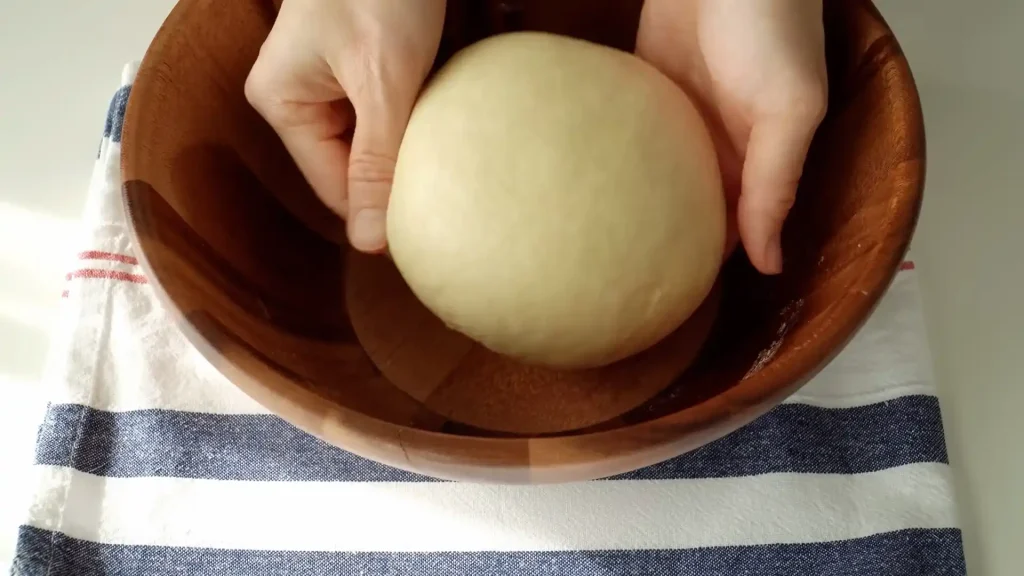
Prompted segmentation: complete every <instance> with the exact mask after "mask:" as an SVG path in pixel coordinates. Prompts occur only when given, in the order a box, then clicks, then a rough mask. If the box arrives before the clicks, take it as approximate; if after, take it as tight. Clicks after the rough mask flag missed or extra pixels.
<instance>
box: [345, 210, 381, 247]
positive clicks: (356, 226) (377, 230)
mask: <svg viewBox="0 0 1024 576" xmlns="http://www.w3.org/2000/svg"><path fill="white" fill-rule="evenodd" d="M349 240H350V241H351V242H352V247H353V248H355V249H356V250H360V251H362V252H377V251H380V250H383V249H384V247H385V246H386V245H387V225H386V216H385V213H384V211H383V210H381V209H379V208H367V209H364V210H360V211H359V212H357V213H356V214H355V217H354V218H353V219H352V229H351V230H350V231H349Z"/></svg>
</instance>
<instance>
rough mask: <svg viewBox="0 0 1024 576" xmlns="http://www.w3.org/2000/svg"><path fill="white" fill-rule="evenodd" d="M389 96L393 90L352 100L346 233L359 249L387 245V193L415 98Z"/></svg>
mask: <svg viewBox="0 0 1024 576" xmlns="http://www.w3.org/2000/svg"><path fill="white" fill-rule="evenodd" d="M388 96H394V94H391V95H386V94H385V95H381V94H377V95H375V97H373V98H369V99H365V100H359V101H353V106H354V107H355V110H356V127H355V132H354V134H353V136H352V151H351V154H350V155H349V161H348V207H349V217H348V237H349V242H351V244H352V247H353V248H355V249H356V250H359V251H362V252H382V251H384V249H385V248H386V246H387V235H386V230H387V226H386V223H387V218H386V215H387V207H388V197H389V196H390V195H391V183H392V181H393V180H394V176H395V163H396V162H397V160H398V148H399V146H400V145H401V143H402V136H403V135H404V134H405V127H406V125H407V124H408V123H409V116H410V113H411V111H412V105H413V101H414V98H406V99H401V100H389V99H388Z"/></svg>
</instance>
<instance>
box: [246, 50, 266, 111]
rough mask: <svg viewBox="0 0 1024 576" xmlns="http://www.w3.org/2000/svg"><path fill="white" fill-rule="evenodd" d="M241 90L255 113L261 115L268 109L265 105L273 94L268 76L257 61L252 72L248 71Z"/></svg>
mask: <svg viewBox="0 0 1024 576" xmlns="http://www.w3.org/2000/svg"><path fill="white" fill-rule="evenodd" d="M243 90H244V92H245V99H246V100H247V101H248V102H249V104H250V105H251V106H252V107H253V108H255V109H256V111H257V112H259V113H261V114H263V113H264V112H265V111H266V110H267V108H268V106H267V103H268V102H269V100H270V94H272V93H273V92H272V89H271V80H270V76H269V74H268V73H267V72H266V70H265V69H264V67H263V66H262V65H261V64H260V61H259V60H257V61H256V64H254V65H253V67H252V70H250V71H249V76H247V77H246V79H245V86H244V87H243Z"/></svg>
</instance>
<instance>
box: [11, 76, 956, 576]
mask: <svg viewBox="0 0 1024 576" xmlns="http://www.w3.org/2000/svg"><path fill="white" fill-rule="evenodd" d="M133 70H134V69H133V68H129V69H128V70H127V71H126V74H125V79H124V82H125V87H124V88H122V90H121V91H120V92H118V94H117V96H116V98H115V99H114V102H113V104H112V105H111V111H110V115H109V117H108V122H107V129H106V130H105V137H104V140H103V144H102V146H101V149H100V155H99V159H98V161H97V165H96V171H95V176H94V178H93V180H92V183H91V188H90V199H89V210H88V215H89V216H88V222H89V230H88V235H87V244H86V245H84V246H82V249H83V250H85V251H84V252H82V253H81V254H80V255H79V259H80V261H79V262H78V264H77V266H78V269H77V270H76V271H74V272H72V273H71V274H69V286H68V291H67V292H66V293H65V296H66V298H67V301H66V304H65V306H64V313H63V318H64V324H63V329H62V330H61V331H59V332H58V333H57V334H56V335H55V340H56V342H55V345H54V346H55V352H54V356H53V358H52V362H51V363H50V366H49V371H48V374H49V375H48V381H49V382H50V383H51V385H52V388H53V389H52V391H51V395H52V397H51V404H50V406H49V409H48V412H47V416H46V419H45V421H44V423H43V424H42V426H41V428H40V433H39V439H38V449H37V452H36V466H35V467H34V473H35V474H36V476H37V479H36V483H35V494H34V499H33V501H32V502H31V505H30V507H29V513H28V517H27V519H26V521H25V523H24V525H23V527H22V528H21V530H20V534H19V541H18V545H17V556H16V560H15V565H14V574H17V575H24V576H35V575H40V576H42V575H44V574H45V575H49V576H94V575H119V576H143V575H145V576H159V575H172V574H173V575H186V574H187V575H198V574H216V575H219V576H250V575H256V574H271V575H291V576H309V575H314V574H346V575H347V574H360V575H374V576H391V575H395V576H397V575H402V576H414V575H415V576H418V575H443V576H454V575H461V574H465V575H474V576H475V575H480V576H485V575H486V576H499V575H505V574H509V575H521V576H627V575H636V576H640V575H654V576H670V575H671V576H686V575H693V576H709V575H746V576H769V575H771V576H792V575H800V576H811V575H817V574H820V575H830V576H831V575H839V574H853V575H871V576H876V575H897V576H903V575H914V576H918V575H927V576H937V575H961V574H964V572H965V568H964V559H963V552H962V546H961V534H960V530H959V529H958V525H957V519H956V515H955V511H954V504H953V498H952V492H951V485H950V470H949V466H948V463H947V459H946V449H945V445H944V443H943V434H942V423H941V418H940V414H939V403H938V401H937V399H936V397H935V391H934V389H933V387H932V383H931V382H932V377H931V372H930V360H929V356H928V351H927V348H926V346H925V340H924V331H923V326H922V318H921V311H920V307H919V298H918V289H917V285H916V279H915V274H914V272H913V271H912V268H913V267H912V266H911V265H906V266H904V268H905V269H906V270H905V271H904V272H903V273H901V274H900V275H899V277H898V278H897V280H896V282H895V284H894V285H893V287H892V289H891V290H890V292H889V294H888V295H887V296H886V298H885V300H884V301H883V303H882V304H881V307H880V309H879V310H878V312H877V313H876V314H875V315H874V317H873V318H872V319H871V321H870V322H869V323H868V325H867V326H866V327H865V328H864V330H863V331H862V332H861V333H860V334H859V336H858V337H857V338H856V339H855V340H854V341H853V342H852V343H851V344H850V346H849V347H848V348H847V349H846V350H845V351H844V352H843V353H842V355H840V357H839V358H837V359H836V360H835V361H834V362H833V363H832V364H831V365H830V366H829V367H828V368H827V369H826V370H825V371H824V372H822V373H821V375H820V376H818V377H817V378H816V379H815V380H814V381H813V382H812V383H811V384H809V385H808V386H807V387H806V388H804V389H803V390H801V391H800V393H799V394H797V395H796V396H794V397H792V398H790V399H789V400H788V401H787V402H786V403H785V404H784V405H782V406H780V407H779V408H777V409H776V410H774V411H772V412H771V413H769V414H768V415H766V416H764V417H763V418H761V419H759V420H758V421H756V422H754V423H753V424H751V425H749V426H747V427H746V428H744V429H742V430H740V431H738V432H736V433H734V434H732V435H730V436H729V437H726V438H724V439H722V440H720V441H718V442H715V443H713V444H710V445H708V446H706V447H704V448H702V449H699V450H697V451H696V452H693V453H691V454H687V455H685V456H682V457H680V458H677V459H675V460H673V461H670V462H667V463H664V464H662V465H658V466H654V467H652V468H648V469H645V470H641V471H638V472H636V473H634V474H629V475H627V476H626V477H623V478H615V479H609V480H602V481H596V482H587V483H581V484H574V485H561V486H540V487H530V486H481V485H473V484H464V483H452V482H437V481H431V480H430V479H426V478H421V477H417V476H415V475H412V474H408V473H405V472H401V471H397V470H392V469H389V468H387V467H384V466H380V465H378V464H374V463H372V462H368V461H365V460H362V459H360V458H358V457H355V456H352V455H350V454H348V453H346V452H343V451H341V450H338V449H335V448H333V447H331V446H328V445H326V444H324V443H322V442H320V441H318V440H316V439H314V438H312V437H310V436H308V435H306V434H304V433H302V432H299V431H297V430H295V429H294V428H292V427H290V426H289V425H287V424H285V423H283V422H281V421H280V420H278V419H277V418H276V417H274V416H273V415H270V414H268V413H267V412H266V411H265V410H264V409H263V408H261V407H260V406H259V405H257V404H256V403H254V402H253V401H252V400H250V399H249V398H247V397H246V396H244V395H242V393H240V392H239V391H238V390H236V389H235V388H234V387H232V385H231V384H229V383H228V382H227V381H226V380H225V379H224V378H223V377H222V376H221V375H220V374H218V373H217V372H216V371H215V370H214V369H213V368H212V367H211V366H210V365H209V364H208V363H207V362H206V361H205V360H204V359H203V358H202V357H201V356H200V355H199V354H198V353H197V352H196V351H195V350H194V349H193V348H192V347H191V346H190V345H189V344H188V343H187V342H186V340H185V339H184V338H183V336H182V335H181V334H180V333H179V332H178V331H177V330H176V329H175V327H174V326H173V325H172V324H171V323H170V322H169V321H168V319H167V317H166V315H165V314H164V312H163V311H162V310H161V309H160V307H159V305H158V304H157V302H156V300H155V299H154V297H153V294H152V291H151V288H150V287H149V286H147V284H146V278H145V276H143V275H142V273H141V271H140V270H139V269H138V266H137V262H136V260H135V258H134V256H132V252H133V249H134V248H133V246H132V245H131V242H130V240H129V238H128V235H127V234H126V232H125V223H124V220H123V216H122V213H121V209H120V200H119V194H118V188H119V186H118V184H119V176H118V157H119V152H120V143H119V140H120V127H121V121H122V114H123V112H124V106H125V102H126V100H127V94H128V91H129V89H130V87H129V84H130V82H131V79H132V77H133Z"/></svg>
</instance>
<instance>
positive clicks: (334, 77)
mask: <svg viewBox="0 0 1024 576" xmlns="http://www.w3.org/2000/svg"><path fill="white" fill-rule="evenodd" d="M444 12H445V0H415V1H409V0H285V1H284V4H283V5H282V7H281V11H280V13H279V14H278V17H277V20H276V22H275V23H274V27H273V29H272V30H271V31H270V35H269V36H268V37H267V40H266V41H265V42H264V43H263V47H262V48H261V49H260V54H259V57H258V58H257V59H256V63H255V64H254V65H253V67H252V71H251V72H250V73H249V77H248V79H247V80H246V83H245V96H246V98H247V99H248V100H249V102H250V103H251V104H252V106H253V107H254V108H255V109H256V110H257V111H258V112H259V113H260V115H261V116H263V118H264V119H266V121H267V122H268V123H269V124H270V125H271V126H272V127H273V128H274V130H275V131H276V132H277V134H278V136H280V137H281V140H282V142H283V143H284V145H285V147H286V148H287V149H288V152H289V153H290V154H291V155H292V157H293V158H294V160H295V163H296V165H297V166H298V167H299V170H301V171H302V174H303V175H304V176H305V177H306V180H307V181H308V182H309V184H310V186H311V187H312V188H313V190H314V191H315V192H316V194H317V196H318V197H319V198H320V200H322V201H323V202H324V204H326V205H327V206H328V207H329V208H331V209H332V210H333V211H334V212H336V213H337V214H339V215H340V216H341V217H343V218H345V219H346V220H347V222H348V225H347V227H348V236H349V241H350V242H351V244H352V246H353V247H354V248H356V249H358V250H362V251H366V252H379V251H382V250H384V248H385V245H386V242H387V240H386V236H385V211H386V210H387V205H388V196H389V195H390V193H391V180H392V177H393V175H394V167H395V160H396V159H397V156H398V147H399V145H400V144H401V141H402V136H403V134H404V133H405V128H406V125H407V124H408V123H409V115H410V114H411V112H412V108H413V104H414V103H415V101H416V97H417V96H418V94H419V91H420V88H421V87H422V84H423V81H424V79H425V78H426V77H427V74H428V73H429V71H430V68H431V66H432V65H433V63H434V58H435V57H436V56H437V50H438V45H439V44H440V41H441V30H442V28H443V26H444ZM353 128H354V133H353V134H352V139H351V144H350V143H349V142H348V140H347V136H348V134H349V131H350V130H353Z"/></svg>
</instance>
